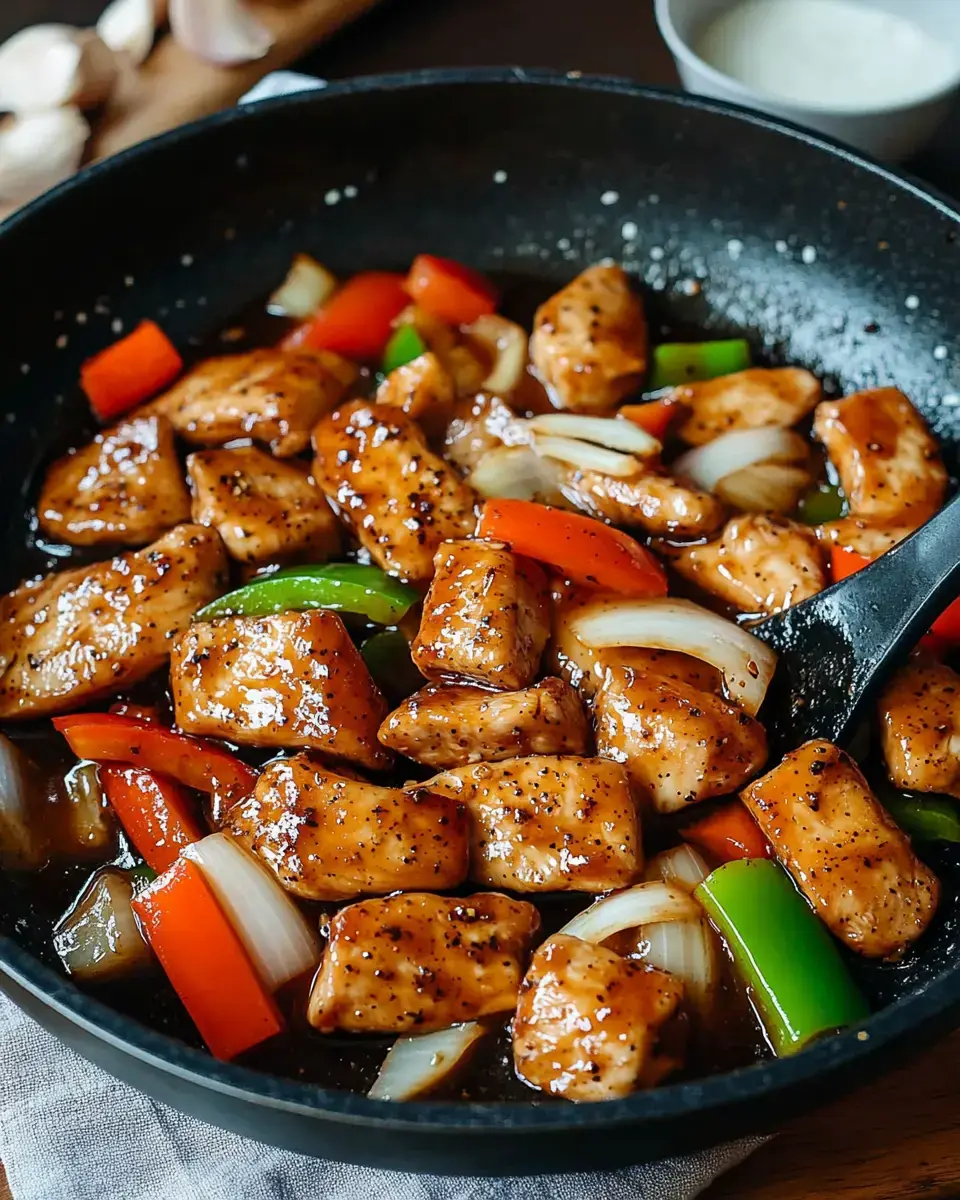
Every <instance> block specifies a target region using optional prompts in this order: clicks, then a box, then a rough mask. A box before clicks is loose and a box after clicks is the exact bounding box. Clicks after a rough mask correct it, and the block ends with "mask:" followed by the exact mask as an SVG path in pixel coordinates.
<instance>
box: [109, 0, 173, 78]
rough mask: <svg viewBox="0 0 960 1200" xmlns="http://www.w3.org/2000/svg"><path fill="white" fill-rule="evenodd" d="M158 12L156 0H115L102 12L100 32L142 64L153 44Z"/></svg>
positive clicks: (113, 46)
mask: <svg viewBox="0 0 960 1200" xmlns="http://www.w3.org/2000/svg"><path fill="white" fill-rule="evenodd" d="M158 16H159V14H158V13H157V6H156V2H155V0H112V3H111V4H108V5H107V7H106V8H105V9H104V10H103V12H102V13H101V15H100V20H99V21H98V22H97V34H98V36H99V37H100V38H101V40H102V41H103V42H105V43H106V45H107V46H109V47H110V49H111V50H113V51H116V52H117V53H118V54H119V53H123V54H127V55H129V57H130V59H131V61H132V62H133V64H134V66H138V67H139V66H140V64H141V63H142V62H143V61H144V59H145V58H146V57H147V55H148V54H149V53H150V50H151V48H152V47H153V38H154V34H155V33H156V27H157V20H158Z"/></svg>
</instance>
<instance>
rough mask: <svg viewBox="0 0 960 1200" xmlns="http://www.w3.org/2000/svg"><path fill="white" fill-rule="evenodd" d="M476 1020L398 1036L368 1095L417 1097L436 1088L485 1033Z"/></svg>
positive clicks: (381, 1098) (391, 1098) (382, 1097)
mask: <svg viewBox="0 0 960 1200" xmlns="http://www.w3.org/2000/svg"><path fill="white" fill-rule="evenodd" d="M484 1032H485V1030H484V1028H483V1026H482V1025H478V1024H477V1022H476V1021H468V1022H467V1023H466V1024H465V1025H451V1027H450V1028H449V1029H438V1030H437V1032H436V1033H425V1034H423V1035H421V1036H420V1037H402V1038H398V1039H397V1040H396V1041H395V1042H394V1043H393V1045H392V1046H391V1048H390V1050H389V1051H388V1053H387V1057H386V1058H385V1059H384V1060H383V1065H382V1066H381V1067H380V1074H379V1075H378V1076H377V1078H376V1079H375V1080H374V1083H373V1087H371V1089H370V1091H369V1092H368V1093H367V1095H368V1096H369V1097H370V1098H371V1100H413V1099H415V1098H416V1097H417V1096H422V1095H423V1094H424V1093H426V1092H430V1091H433V1089H434V1088H436V1087H437V1086H438V1085H439V1084H440V1083H442V1082H443V1080H444V1079H445V1078H446V1076H447V1075H449V1074H450V1072H451V1071H454V1070H456V1068H457V1067H458V1066H460V1064H461V1063H462V1062H463V1061H464V1059H465V1058H466V1057H467V1055H468V1054H469V1053H470V1052H471V1051H472V1050H473V1048H474V1047H475V1046H476V1044H477V1042H478V1041H479V1040H480V1038H482V1037H483V1035H484Z"/></svg>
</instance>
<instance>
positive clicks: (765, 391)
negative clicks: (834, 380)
mask: <svg viewBox="0 0 960 1200" xmlns="http://www.w3.org/2000/svg"><path fill="white" fill-rule="evenodd" d="M821 395H822V392H821V390H820V383H819V380H818V379H817V377H816V376H815V375H813V374H811V373H810V371H804V370H803V369H802V368H800V367H751V368H750V369H749V370H747V371H737V372H735V373H734V374H732V375H721V376H720V377H719V378H717V379H705V380H702V381H699V382H697V383H685V384H682V385H681V386H680V387H677V388H674V390H673V392H672V398H673V399H674V400H676V401H679V402H681V403H682V404H684V405H686V407H687V409H688V410H689V416H688V417H687V419H686V420H685V421H684V423H683V424H682V425H681V426H680V430H679V433H680V436H681V437H682V438H683V440H684V441H685V442H688V443H689V444H690V445H692V446H702V445H703V444H704V442H712V441H713V439H714V438H716V437H720V436H721V434H724V433H733V432H734V430H737V429H758V428H762V427H763V426H766V425H777V426H780V427H781V428H783V429H789V428H790V426H791V425H796V424H798V422H800V421H802V420H803V419H804V417H806V416H809V414H810V413H812V412H813V410H814V408H815V407H816V405H817V402H818V401H819V399H820V397H821Z"/></svg>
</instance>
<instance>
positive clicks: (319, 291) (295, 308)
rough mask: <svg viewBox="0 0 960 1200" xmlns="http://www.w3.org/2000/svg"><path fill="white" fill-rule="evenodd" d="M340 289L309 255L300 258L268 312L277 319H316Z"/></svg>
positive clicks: (271, 298) (272, 301)
mask: <svg viewBox="0 0 960 1200" xmlns="http://www.w3.org/2000/svg"><path fill="white" fill-rule="evenodd" d="M336 288H337V279H336V276H335V275H333V274H331V272H330V271H328V270H327V268H326V267H324V266H322V265H321V264H320V263H318V262H317V261H316V259H314V258H311V257H310V255H309V254H298V255H296V256H295V258H294V260H293V262H292V263H291V264H290V270H289V271H288V272H287V277H286V279H284V281H283V283H281V284H280V286H279V287H278V288H277V290H276V291H275V292H274V293H273V295H272V296H271V297H270V299H269V300H268V301H267V312H270V313H272V314H273V315H274V316H275V317H296V319H297V320H298V321H303V320H305V319H306V318H307V317H312V316H313V314H314V313H315V312H316V311H317V309H318V308H319V307H320V305H321V304H323V303H325V301H327V300H329V298H330V297H331V296H332V295H333V293H334V292H335V291H336Z"/></svg>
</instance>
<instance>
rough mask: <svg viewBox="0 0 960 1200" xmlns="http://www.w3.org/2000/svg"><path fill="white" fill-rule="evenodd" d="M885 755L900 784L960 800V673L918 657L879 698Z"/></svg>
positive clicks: (898, 673)
mask: <svg viewBox="0 0 960 1200" xmlns="http://www.w3.org/2000/svg"><path fill="white" fill-rule="evenodd" d="M880 731H881V738H882V740H883V755H884V758H885V759H886V762H887V770H888V772H889V773H890V778H891V779H892V780H893V782H894V783H895V784H896V786H897V787H900V788H907V789H909V790H910V791H914V792H943V793H944V794H945V795H948V796H956V797H957V799H958V800H960V675H958V674H957V673H956V671H952V670H951V669H950V668H949V667H948V666H947V665H946V664H945V663H939V662H935V661H933V660H929V661H926V660H922V659H917V660H915V661H914V662H911V663H910V664H909V665H908V666H906V667H904V668H903V669H902V670H900V671H898V672H897V673H896V675H894V677H893V678H892V679H891V680H890V682H889V683H888V684H887V686H886V687H885V688H884V690H883V694H882V695H881V697H880Z"/></svg>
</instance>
